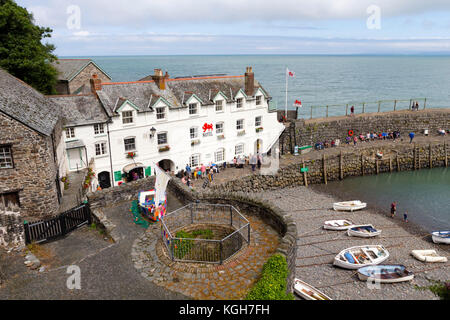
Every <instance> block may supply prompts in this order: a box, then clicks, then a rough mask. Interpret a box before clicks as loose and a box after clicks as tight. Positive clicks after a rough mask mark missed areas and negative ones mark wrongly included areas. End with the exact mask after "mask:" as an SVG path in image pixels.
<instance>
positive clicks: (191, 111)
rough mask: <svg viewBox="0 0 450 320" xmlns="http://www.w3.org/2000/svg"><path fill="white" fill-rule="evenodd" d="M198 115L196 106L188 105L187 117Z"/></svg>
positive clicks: (193, 104)
mask: <svg viewBox="0 0 450 320" xmlns="http://www.w3.org/2000/svg"><path fill="white" fill-rule="evenodd" d="M196 114H198V104H197V103H191V104H189V115H190V116H192V115H196Z"/></svg>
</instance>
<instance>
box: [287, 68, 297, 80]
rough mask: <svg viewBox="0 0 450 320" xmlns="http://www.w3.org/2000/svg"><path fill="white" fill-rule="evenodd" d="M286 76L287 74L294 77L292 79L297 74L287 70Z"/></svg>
mask: <svg viewBox="0 0 450 320" xmlns="http://www.w3.org/2000/svg"><path fill="white" fill-rule="evenodd" d="M286 74H287V75H288V76H289V77H292V78H293V77H295V72H293V71H291V70H289V69H288V68H286Z"/></svg>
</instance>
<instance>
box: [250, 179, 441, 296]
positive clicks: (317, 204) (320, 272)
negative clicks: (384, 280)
mask: <svg viewBox="0 0 450 320" xmlns="http://www.w3.org/2000/svg"><path fill="white" fill-rule="evenodd" d="M254 196H255V197H260V198H264V199H266V200H270V201H273V202H275V203H276V204H277V205H278V206H279V207H281V208H282V209H284V210H286V211H288V212H290V213H291V215H292V217H293V218H294V219H295V221H296V223H297V228H298V240H297V244H298V249H297V263H296V265H297V268H296V276H297V277H298V278H300V279H302V280H304V281H306V282H308V283H309V284H311V285H313V286H315V287H317V288H320V289H321V290H322V291H324V292H325V293H326V294H328V295H329V296H331V298H333V299H336V300H381V299H387V300H391V299H394V300H397V299H401V300H405V299H420V300H424V299H437V297H436V296H434V294H433V293H431V292H430V291H428V290H427V291H422V290H418V289H416V288H415V285H418V286H426V285H429V284H430V281H429V279H434V280H448V279H450V268H449V263H443V264H425V263H422V262H420V261H418V260H415V259H414V258H413V257H412V256H411V255H410V252H411V250H413V249H431V248H433V249H436V250H437V251H438V252H439V253H440V254H441V255H445V256H449V254H448V248H444V247H442V245H441V247H440V246H439V245H435V244H433V243H432V242H431V240H430V237H429V235H427V234H420V231H417V229H416V230H415V231H414V230H412V228H411V227H408V228H405V224H404V223H402V222H399V221H397V220H393V219H391V218H390V217H389V216H386V215H385V214H381V213H379V212H376V211H375V210H373V209H366V210H364V211H359V212H355V213H343V212H341V213H340V212H335V211H333V210H332V204H333V202H336V201H338V200H337V199H336V198H334V197H332V196H330V195H328V194H324V193H319V192H317V191H314V190H313V189H311V188H306V187H296V188H291V189H284V190H278V191H272V192H266V193H263V194H255V195H254ZM347 200H354V199H347ZM335 219H349V220H351V221H352V222H354V223H371V224H373V225H374V226H375V227H377V228H379V229H382V230H383V232H382V234H381V235H380V236H379V237H377V238H375V239H361V238H355V237H348V236H347V234H346V233H345V232H343V231H327V230H324V229H323V228H322V225H323V222H324V221H326V220H335ZM365 244H382V245H384V246H385V247H386V248H387V250H388V251H389V253H390V257H389V259H388V260H387V261H386V263H387V264H403V265H405V266H407V267H408V269H409V270H410V271H413V272H414V273H415V274H416V276H415V279H414V280H413V281H412V282H406V283H398V284H382V285H381V288H379V289H372V290H370V289H369V288H368V287H367V283H366V282H362V281H359V280H358V278H357V276H356V274H355V273H354V271H352V270H345V269H340V268H337V267H334V266H333V265H332V262H333V259H334V257H335V256H336V254H337V253H338V252H340V251H341V250H343V249H345V248H348V247H352V246H357V245H365ZM432 268H438V269H434V270H429V269H432ZM425 270H429V271H425Z"/></svg>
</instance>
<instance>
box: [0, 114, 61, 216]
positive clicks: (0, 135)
mask: <svg viewBox="0 0 450 320" xmlns="http://www.w3.org/2000/svg"><path fill="white" fill-rule="evenodd" d="M55 142H56V141H55ZM0 145H11V147H12V155H13V162H14V168H11V169H0V194H2V193H9V192H18V193H19V201H20V207H21V212H22V215H23V218H30V219H34V218H36V219H37V218H39V219H42V218H44V217H48V216H52V215H53V214H55V213H56V212H57V211H58V207H59V203H58V196H57V191H56V181H55V180H56V164H55V159H54V152H53V141H52V138H51V137H47V136H44V135H41V134H39V133H37V132H36V131H34V130H32V129H30V128H28V127H27V126H25V125H23V124H21V123H20V122H18V121H15V120H13V119H11V118H9V117H7V116H5V115H3V114H0Z"/></svg>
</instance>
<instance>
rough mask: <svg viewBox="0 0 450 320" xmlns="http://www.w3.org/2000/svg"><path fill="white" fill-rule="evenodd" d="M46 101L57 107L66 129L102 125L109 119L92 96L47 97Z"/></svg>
mask: <svg viewBox="0 0 450 320" xmlns="http://www.w3.org/2000/svg"><path fill="white" fill-rule="evenodd" d="M47 99H49V100H50V101H52V102H53V103H55V104H56V105H58V106H59V108H60V110H61V117H62V118H63V119H64V125H65V126H67V127H70V126H80V125H89V124H96V123H104V122H106V121H108V119H109V118H108V116H107V114H106V112H105V110H104V109H103V107H102V105H101V103H100V101H99V100H98V99H97V98H96V96H95V95H94V94H87V95H70V96H47Z"/></svg>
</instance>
